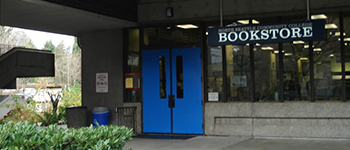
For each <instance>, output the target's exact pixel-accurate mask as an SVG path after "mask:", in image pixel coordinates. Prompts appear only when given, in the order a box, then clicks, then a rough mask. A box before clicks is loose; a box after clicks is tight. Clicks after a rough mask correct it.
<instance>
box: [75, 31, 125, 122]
mask: <svg viewBox="0 0 350 150" xmlns="http://www.w3.org/2000/svg"><path fill="white" fill-rule="evenodd" d="M80 40H81V45H82V47H83V49H84V50H83V51H82V79H81V80H82V85H83V86H82V99H83V101H82V103H83V106H87V107H88V122H89V123H88V124H90V123H91V122H92V114H91V110H92V108H93V107H108V108H109V110H110V111H111V115H110V118H109V119H110V124H116V116H115V113H112V112H113V110H115V107H122V106H123V90H124V86H123V82H124V80H123V69H124V68H123V32H122V29H113V30H101V31H90V32H84V33H82V34H81V36H80ZM96 73H108V93H96Z"/></svg>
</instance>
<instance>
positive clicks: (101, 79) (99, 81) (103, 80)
mask: <svg viewBox="0 0 350 150" xmlns="http://www.w3.org/2000/svg"><path fill="white" fill-rule="evenodd" d="M96 93H108V73H96Z"/></svg>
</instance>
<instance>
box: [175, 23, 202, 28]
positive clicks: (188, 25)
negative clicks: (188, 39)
mask: <svg viewBox="0 0 350 150" xmlns="http://www.w3.org/2000/svg"><path fill="white" fill-rule="evenodd" d="M176 27H178V28H182V29H196V28H198V26H196V25H193V24H181V25H176Z"/></svg>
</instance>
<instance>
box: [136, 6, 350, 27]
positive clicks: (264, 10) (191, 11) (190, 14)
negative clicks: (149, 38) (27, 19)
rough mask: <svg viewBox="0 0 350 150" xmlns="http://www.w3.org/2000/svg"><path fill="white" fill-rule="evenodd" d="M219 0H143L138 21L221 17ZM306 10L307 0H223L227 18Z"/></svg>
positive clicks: (320, 7) (322, 7)
mask: <svg viewBox="0 0 350 150" xmlns="http://www.w3.org/2000/svg"><path fill="white" fill-rule="evenodd" d="M349 5H350V2H349V1H348V0H337V1H336V2H333V1H330V0H317V1H316V0H312V1H310V7H311V12H313V11H314V10H318V11H319V10H323V11H327V10H328V11H329V10H336V11H341V10H346V9H348V7H349ZM219 6H220V3H219V0H190V1H184V0H176V1H175V0H172V1H169V0H139V5H138V21H139V22H142V23H154V22H160V21H175V20H217V19H218V18H219V14H220V10H219ZM168 7H172V8H173V14H174V16H173V17H171V18H168V17H166V14H165V10H166V8H168ZM300 13H302V14H303V13H305V16H306V1H305V0H284V1H281V0H269V1H266V0H223V15H224V19H227V18H235V19H237V18H250V17H251V16H254V17H261V16H264V17H266V16H269V15H275V14H283V15H287V14H300Z"/></svg>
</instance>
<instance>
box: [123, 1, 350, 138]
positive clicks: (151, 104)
mask: <svg viewBox="0 0 350 150" xmlns="http://www.w3.org/2000/svg"><path fill="white" fill-rule="evenodd" d="M220 5H221V4H220V1H196V0H194V1H171V2H169V1H152V2H150V1H139V6H138V8H139V9H138V11H139V16H138V17H139V23H140V26H139V27H134V28H128V29H126V31H125V32H126V34H127V37H128V38H127V41H126V42H125V43H126V44H125V45H126V47H125V48H126V49H125V51H124V52H125V54H124V56H125V58H126V60H124V61H125V63H126V66H125V67H126V68H125V73H126V74H128V73H137V74H138V73H140V75H139V76H140V77H139V78H140V83H141V84H140V87H141V88H127V89H125V93H124V94H125V95H124V103H123V105H124V106H130V105H133V106H138V109H139V108H140V109H141V110H140V111H139V113H140V114H139V118H140V119H139V122H141V123H140V124H139V132H141V133H170V134H171V133H174V134H204V135H235V136H254V137H259V136H271V137H325V138H329V137H331V138H348V137H349V135H350V132H349V131H348V129H349V127H350V126H349V123H350V122H349V121H350V120H349V119H350V118H349V117H350V116H349V115H348V114H349V110H350V109H349V108H350V105H349V104H348V102H347V99H349V94H347V93H348V91H349V88H348V87H349V85H348V84H349V83H348V81H347V80H348V79H347V76H348V73H347V72H348V70H349V69H348V66H349V64H348V62H347V57H349V55H348V53H349V52H347V51H348V50H350V49H349V44H348V42H349V41H350V40H349V39H347V35H349V34H350V33H348V32H347V31H348V29H347V28H348V27H349V25H348V22H350V20H349V17H348V15H349V13H348V11H349V10H348V9H349V8H348V6H349V5H350V4H349V2H346V1H336V2H331V1H309V6H310V16H309V19H311V20H325V29H324V31H323V32H324V33H325V39H323V40H317V41H297V40H296V41H292V42H279V43H265V44H262V43H254V44H248V43H247V44H246V43H245V44H236V45H235V44H228V45H224V46H208V41H207V40H208V39H207V36H208V28H211V27H218V26H221V25H220V12H222V14H223V15H222V16H223V26H226V27H227V26H237V25H246V24H252V25H258V24H275V23H289V22H300V21H306V20H308V13H307V11H308V10H307V8H308V7H307V1H304V0H299V1H243V0H235V1H225V0H224V1H222V7H220ZM167 11H168V12H170V13H173V14H167ZM167 15H168V16H167ZM196 49H200V51H201V52H199V53H198V54H194V55H193V56H189V57H190V58H189V59H190V60H191V61H187V62H186V56H184V55H182V53H181V51H185V52H183V53H196V52H195V51H196ZM197 56H198V57H199V58H200V61H201V63H200V66H197V67H194V66H193V67H192V65H193V63H194V61H196V58H197ZM182 57H183V60H182ZM152 60H153V61H154V62H153V64H149V63H150V61H152ZM168 63H169V64H168ZM168 65H169V66H168ZM178 65H180V66H182V67H183V68H182V67H179V66H178ZM164 66H166V67H164ZM186 66H188V67H189V68H190V69H188V70H186V68H185V67H186ZM152 67H153V68H152ZM167 67H169V68H167ZM149 70H151V71H149ZM186 72H188V74H191V75H193V74H195V73H194V72H201V74H199V75H197V76H196V77H193V78H191V77H186ZM168 74H169V75H168ZM124 78H125V79H128V78H129V76H127V75H126V76H124ZM186 78H187V79H186ZM195 79H198V80H195ZM197 85H198V86H200V87H201V89H200V90H196V86H197ZM194 91H196V92H197V94H199V95H197V96H195V97H193V96H191V95H189V94H190V93H191V94H192V93H193V92H194ZM186 97H189V100H186V99H185V98H186ZM196 98H198V99H199V100H198V102H196ZM173 101H174V102H173ZM182 101H186V102H185V103H182ZM169 103H175V104H174V105H175V106H170V104H169ZM199 118H200V119H199ZM179 124H183V126H182V125H179ZM187 129H191V130H190V131H187ZM197 130H198V131H197Z"/></svg>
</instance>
